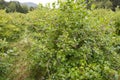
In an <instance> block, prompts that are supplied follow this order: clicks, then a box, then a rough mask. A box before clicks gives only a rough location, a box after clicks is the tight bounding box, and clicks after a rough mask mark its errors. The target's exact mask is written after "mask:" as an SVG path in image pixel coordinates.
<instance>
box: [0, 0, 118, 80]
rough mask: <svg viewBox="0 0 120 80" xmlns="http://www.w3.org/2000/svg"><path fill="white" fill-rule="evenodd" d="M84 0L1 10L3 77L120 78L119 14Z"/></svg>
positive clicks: (32, 79)
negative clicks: (92, 6) (22, 11)
mask: <svg viewBox="0 0 120 80" xmlns="http://www.w3.org/2000/svg"><path fill="white" fill-rule="evenodd" d="M83 1H84V0H83ZM83 1H82V0H78V2H74V0H67V1H65V2H59V3H58V6H59V7H58V8H56V6H55V5H53V8H52V9H51V8H49V7H48V6H47V7H42V6H40V7H39V8H38V9H36V10H34V11H31V12H30V13H28V14H20V13H10V14H7V13H5V11H0V14H1V15H0V64H2V65H0V71H1V74H0V79H1V80H108V79H109V80H119V79H120V62H119V61H120V54H119V53H120V35H119V31H120V29H119V26H120V24H119V22H120V20H119V13H120V12H119V11H118V12H112V11H111V10H107V9H98V10H94V9H92V10H88V9H86V6H87V5H86V3H84V2H83ZM103 14H104V15H103Z"/></svg>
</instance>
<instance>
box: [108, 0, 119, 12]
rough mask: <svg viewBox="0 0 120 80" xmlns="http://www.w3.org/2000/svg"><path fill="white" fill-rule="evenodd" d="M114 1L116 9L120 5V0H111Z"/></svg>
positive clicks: (113, 8)
mask: <svg viewBox="0 0 120 80" xmlns="http://www.w3.org/2000/svg"><path fill="white" fill-rule="evenodd" d="M110 1H111V2H112V10H113V11H115V8H116V7H117V6H119V7H120V0H110Z"/></svg>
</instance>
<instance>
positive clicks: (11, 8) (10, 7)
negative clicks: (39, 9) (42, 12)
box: [0, 0, 35, 13]
mask: <svg viewBox="0 0 120 80" xmlns="http://www.w3.org/2000/svg"><path fill="white" fill-rule="evenodd" d="M0 9H5V11H6V12H7V13H10V12H20V13H28V12H29V11H32V10H34V9H35V7H28V6H27V5H24V4H21V3H20V2H18V1H10V2H6V1H5V0H0Z"/></svg>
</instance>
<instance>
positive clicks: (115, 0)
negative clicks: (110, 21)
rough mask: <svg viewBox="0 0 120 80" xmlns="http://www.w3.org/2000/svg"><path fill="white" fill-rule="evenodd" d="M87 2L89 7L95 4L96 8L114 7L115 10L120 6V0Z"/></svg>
mask: <svg viewBox="0 0 120 80" xmlns="http://www.w3.org/2000/svg"><path fill="white" fill-rule="evenodd" d="M86 2H87V3H88V8H90V7H91V5H92V4H95V6H96V7H95V8H105V9H112V10H113V11H115V8H116V7H117V6H118V7H119V8H120V0H86Z"/></svg>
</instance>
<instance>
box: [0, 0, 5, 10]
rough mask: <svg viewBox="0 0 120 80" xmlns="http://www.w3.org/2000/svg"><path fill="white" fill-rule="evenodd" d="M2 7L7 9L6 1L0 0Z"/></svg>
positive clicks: (0, 7) (0, 6)
mask: <svg viewBox="0 0 120 80" xmlns="http://www.w3.org/2000/svg"><path fill="white" fill-rule="evenodd" d="M0 9H5V1H4V0H0Z"/></svg>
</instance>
